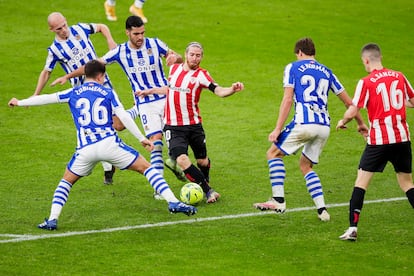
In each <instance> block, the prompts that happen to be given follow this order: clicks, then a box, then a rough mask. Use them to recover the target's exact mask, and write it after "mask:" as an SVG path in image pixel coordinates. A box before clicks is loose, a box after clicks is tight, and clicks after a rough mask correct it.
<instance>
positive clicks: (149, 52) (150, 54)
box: [147, 48, 152, 56]
mask: <svg viewBox="0 0 414 276" xmlns="http://www.w3.org/2000/svg"><path fill="white" fill-rule="evenodd" d="M147 54H148V55H149V56H152V49H151V48H149V49H147Z"/></svg>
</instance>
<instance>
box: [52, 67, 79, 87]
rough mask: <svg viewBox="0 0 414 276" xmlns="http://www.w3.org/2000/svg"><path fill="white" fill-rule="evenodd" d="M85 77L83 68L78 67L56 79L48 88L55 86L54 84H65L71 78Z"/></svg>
mask: <svg viewBox="0 0 414 276" xmlns="http://www.w3.org/2000/svg"><path fill="white" fill-rule="evenodd" d="M82 75H85V66H82V67H79V68H78V69H76V70H75V71H72V72H70V73H69V74H66V75H64V76H62V77H59V78H57V79H55V80H54V81H53V82H52V83H51V84H50V86H55V85H56V84H60V85H63V84H65V83H66V82H67V81H68V80H69V79H71V78H76V77H79V76H82Z"/></svg>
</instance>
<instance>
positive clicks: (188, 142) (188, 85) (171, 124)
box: [136, 42, 244, 203]
mask: <svg viewBox="0 0 414 276" xmlns="http://www.w3.org/2000/svg"><path fill="white" fill-rule="evenodd" d="M202 59H203V47H202V46H201V44H200V43H198V42H191V43H190V44H188V46H187V48H186V50H185V62H184V63H181V64H173V65H172V66H171V67H170V74H169V77H168V82H169V86H168V87H166V86H164V87H160V88H153V89H148V90H141V91H138V92H136V94H137V95H138V96H139V97H140V98H146V97H150V96H151V95H154V93H155V95H157V93H163V94H167V103H166V105H165V112H164V122H165V127H164V132H165V139H166V141H167V145H168V149H169V152H170V155H171V156H172V158H173V159H175V160H176V161H177V164H178V165H179V166H180V167H181V169H182V170H183V171H184V173H185V175H186V176H187V178H188V179H189V180H190V181H191V182H195V183H197V184H199V185H200V186H201V187H202V188H203V191H204V193H205V194H206V198H207V203H213V202H216V201H217V200H218V199H219V197H220V194H219V193H217V192H216V191H214V190H213V189H212V188H211V187H210V184H209V182H210V179H209V172H210V159H209V158H208V156H207V147H206V136H205V134H204V129H203V126H202V119H201V116H200V110H199V106H198V102H199V100H200V94H201V91H202V90H203V89H206V88H207V89H209V90H210V91H212V92H213V93H214V94H216V95H217V96H219V97H227V96H230V95H233V94H234V93H236V92H239V91H241V90H243V89H244V85H243V83H241V82H235V83H233V84H232V85H231V86H230V87H221V86H219V85H218V84H217V83H215V82H214V80H213V78H212V77H211V76H210V74H209V73H208V71H207V70H205V69H203V68H200V62H201V60H202ZM188 146H190V147H191V149H192V150H193V153H194V156H195V158H196V160H197V166H198V168H197V167H196V166H194V165H193V164H192V162H191V160H190V158H189V157H188Z"/></svg>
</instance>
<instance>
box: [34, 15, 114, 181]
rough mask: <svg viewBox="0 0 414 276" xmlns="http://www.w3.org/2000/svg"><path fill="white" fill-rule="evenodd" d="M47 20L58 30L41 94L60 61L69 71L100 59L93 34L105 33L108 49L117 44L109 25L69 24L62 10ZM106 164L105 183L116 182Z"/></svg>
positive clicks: (42, 78)
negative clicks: (91, 36) (93, 41)
mask: <svg viewBox="0 0 414 276" xmlns="http://www.w3.org/2000/svg"><path fill="white" fill-rule="evenodd" d="M47 22H48V25H49V29H50V31H52V32H54V33H55V39H54V41H53V43H52V44H51V45H50V46H49V48H48V49H47V50H48V55H47V58H46V64H45V66H44V69H43V70H42V72H40V75H39V78H38V81H37V85H36V89H35V92H34V95H39V94H40V93H41V91H42V90H43V88H44V87H45V85H46V83H47V82H48V80H49V78H50V75H51V74H52V71H53V70H54V69H55V67H56V65H57V64H60V66H61V67H62V68H63V70H64V71H65V72H66V73H69V72H72V71H73V70H76V69H77V68H79V67H81V66H82V65H84V64H85V63H86V62H88V61H89V60H93V59H96V52H95V48H94V46H93V44H92V42H91V41H90V39H89V37H90V35H91V34H95V33H102V35H103V36H104V37H105V38H106V40H107V43H108V48H109V49H112V48H115V47H116V43H115V41H114V40H113V38H112V35H111V32H110V30H109V28H108V27H107V26H106V25H104V24H94V23H90V24H86V23H78V24H77V25H73V26H68V23H67V21H66V18H65V17H64V16H63V15H62V14H61V13H59V12H53V13H51V14H49V16H48V18H47ZM83 81H84V77H83V76H79V77H77V78H73V79H71V80H70V82H71V85H72V86H73V87H75V86H79V85H81V84H82V83H83ZM104 85H105V86H106V87H108V88H112V84H111V82H110V80H109V78H108V76H105V83H104ZM102 166H103V167H104V171H105V172H104V184H112V182H113V179H112V177H113V174H114V172H115V167H113V166H112V165H111V164H109V163H106V162H103V163H102Z"/></svg>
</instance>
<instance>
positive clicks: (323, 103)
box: [253, 38, 367, 221]
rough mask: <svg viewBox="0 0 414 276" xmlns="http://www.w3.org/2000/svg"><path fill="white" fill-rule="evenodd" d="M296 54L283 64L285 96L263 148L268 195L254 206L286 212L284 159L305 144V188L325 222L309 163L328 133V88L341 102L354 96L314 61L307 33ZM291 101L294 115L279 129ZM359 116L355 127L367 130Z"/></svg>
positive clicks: (321, 198) (301, 163)
mask: <svg viewBox="0 0 414 276" xmlns="http://www.w3.org/2000/svg"><path fill="white" fill-rule="evenodd" d="M294 53H295V55H296V58H297V61H295V62H292V63H290V64H288V65H287V66H286V67H285V71H284V77H283V88H284V95H283V99H282V102H281V104H280V108H279V117H278V119H277V123H276V127H275V129H274V130H273V131H272V132H271V133H270V134H269V137H268V139H269V141H270V142H272V145H271V146H270V148H269V149H268V151H267V153H266V155H267V162H268V167H269V178H270V184H271V188H272V197H271V198H270V199H269V200H268V201H266V202H263V203H255V204H254V205H253V206H254V207H255V208H257V209H259V210H262V211H264V210H275V211H276V212H278V213H283V212H285V210H286V201H285V193H284V182H285V177H286V171H285V165H284V162H283V158H284V157H285V156H287V155H291V154H295V153H296V152H297V151H298V150H299V149H301V148H303V150H302V155H301V157H300V161H299V167H300V170H301V172H302V174H303V176H304V178H305V182H306V187H307V189H308V192H309V194H310V196H311V197H312V199H313V201H314V204H315V205H316V208H317V212H318V218H319V219H320V220H321V221H329V220H330V215H329V213H328V211H327V210H326V205H325V199H324V195H323V190H322V184H321V180H320V179H319V177H318V174H317V173H316V172H315V171H314V170H313V165H314V164H317V163H318V161H319V156H320V154H321V152H322V149H323V147H324V146H325V143H326V141H327V139H328V137H329V132H330V127H329V126H330V117H329V113H328V92H329V90H332V92H333V93H334V94H335V95H336V96H338V97H339V99H340V100H341V101H342V102H343V103H344V104H345V106H349V105H350V104H351V101H352V100H351V98H350V97H349V96H348V94H347V93H346V91H345V89H344V87H343V86H342V84H341V83H340V82H339V80H338V79H337V77H336V76H335V74H333V72H332V71H331V70H330V69H329V68H328V67H326V66H325V65H323V64H321V63H319V62H318V61H316V59H315V54H316V50H315V44H314V43H313V41H312V39H311V38H303V39H300V40H298V41H297V42H296V44H295V48H294ZM293 104H294V106H295V113H294V114H295V115H294V117H293V119H292V121H291V122H290V123H289V124H287V125H286V126H285V128H283V126H284V125H285V122H286V120H287V118H288V116H289V113H290V110H291V108H292V105H293ZM357 121H358V129H359V131H360V132H363V131H366V129H367V127H366V126H365V125H364V123H363V121H362V119H361V117H360V116H357Z"/></svg>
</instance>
